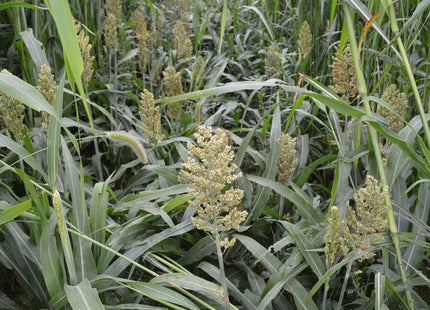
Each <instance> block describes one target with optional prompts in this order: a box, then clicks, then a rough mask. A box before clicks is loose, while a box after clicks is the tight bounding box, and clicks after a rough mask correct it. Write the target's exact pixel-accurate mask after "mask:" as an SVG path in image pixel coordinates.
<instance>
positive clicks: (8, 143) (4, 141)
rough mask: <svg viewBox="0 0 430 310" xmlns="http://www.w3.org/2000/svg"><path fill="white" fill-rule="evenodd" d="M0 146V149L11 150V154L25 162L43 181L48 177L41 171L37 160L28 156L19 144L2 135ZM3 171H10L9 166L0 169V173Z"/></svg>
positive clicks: (30, 155) (0, 136)
mask: <svg viewBox="0 0 430 310" xmlns="http://www.w3.org/2000/svg"><path fill="white" fill-rule="evenodd" d="M0 146H1V147H7V148H8V149H9V150H11V151H12V152H13V153H15V154H16V155H18V156H19V158H20V159H21V160H23V161H25V162H26V163H27V164H28V165H29V166H30V167H31V168H32V169H34V170H35V171H37V172H39V173H40V174H41V175H42V176H43V178H44V179H47V178H48V176H47V175H46V172H45V171H44V170H43V169H42V167H41V166H40V165H39V163H38V162H37V160H36V159H35V158H34V157H33V155H32V154H30V153H29V152H28V151H27V150H26V149H25V148H23V147H22V146H21V145H20V144H18V143H16V142H15V141H13V140H12V139H11V138H9V137H6V136H4V135H0ZM3 169H5V170H8V169H10V166H4V167H2V168H1V169H0V172H1V171H2V170H3Z"/></svg>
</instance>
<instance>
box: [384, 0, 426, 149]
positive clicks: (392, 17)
mask: <svg viewBox="0 0 430 310" xmlns="http://www.w3.org/2000/svg"><path fill="white" fill-rule="evenodd" d="M389 2H391V1H386V0H384V1H382V3H383V4H384V6H385V7H387V6H388V5H389V4H390V3H389ZM388 17H389V18H390V24H391V30H392V31H393V34H394V35H397V34H398V33H399V26H398V25H397V19H396V12H395V11H394V7H393V5H390V6H389V7H388ZM396 41H397V45H398V47H399V51H400V54H401V55H402V60H403V64H404V65H405V69H406V73H407V74H408V78H409V82H410V83H411V87H412V91H413V93H414V97H415V101H416V103H417V107H418V111H419V113H420V117H421V121H422V123H423V128H424V134H425V136H426V139H427V147H430V129H429V125H428V122H427V120H426V115H425V111H424V106H423V103H422V101H421V97H420V94H419V92H418V87H417V84H416V82H415V78H414V74H413V73H412V69H411V65H410V64H409V60H408V55H406V50H405V47H404V45H403V41H402V39H401V38H400V36H398V37H397V39H396Z"/></svg>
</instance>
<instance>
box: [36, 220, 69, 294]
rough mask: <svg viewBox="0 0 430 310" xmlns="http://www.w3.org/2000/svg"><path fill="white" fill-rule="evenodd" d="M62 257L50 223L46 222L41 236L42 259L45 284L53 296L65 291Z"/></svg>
mask: <svg viewBox="0 0 430 310" xmlns="http://www.w3.org/2000/svg"><path fill="white" fill-rule="evenodd" d="M62 258H63V257H62V255H61V252H60V250H59V248H58V247H57V241H56V239H55V236H54V234H53V232H52V231H51V228H50V227H49V225H48V224H45V227H44V228H43V232H42V236H41V238H40V260H41V262H42V273H43V277H44V279H45V284H46V287H47V289H48V293H49V296H51V297H54V296H55V295H57V294H60V293H62V292H64V284H65V281H64V273H63V270H64V269H63V266H62Z"/></svg>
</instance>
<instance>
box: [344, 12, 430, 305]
mask: <svg viewBox="0 0 430 310" xmlns="http://www.w3.org/2000/svg"><path fill="white" fill-rule="evenodd" d="M343 9H344V13H345V20H346V25H347V29H348V33H349V41H350V45H351V52H352V55H353V58H354V67H355V72H356V75H357V88H358V92H359V94H360V96H361V97H362V98H364V99H365V98H366V97H367V87H366V82H365V79H364V75H363V71H362V70H361V65H360V63H359V61H358V60H359V57H358V56H359V55H358V48H357V42H356V41H355V31H354V22H353V20H352V17H351V12H350V10H351V9H350V8H349V7H348V6H347V5H346V4H345V5H344V6H343ZM363 105H364V109H365V110H366V113H367V115H369V116H372V110H371V108H370V104H369V101H368V100H366V99H365V100H364V101H363ZM423 123H425V122H423ZM425 124H426V123H425ZM368 132H369V138H370V141H371V143H372V146H373V151H374V155H375V159H376V163H377V167H378V172H379V177H380V179H381V183H382V184H383V185H387V178H386V176H385V170H384V165H383V161H382V155H381V151H380V150H379V147H378V137H377V134H376V131H375V129H373V128H372V127H371V126H369V128H368ZM429 145H430V144H429ZM385 204H386V206H387V207H389V211H388V216H387V217H388V223H389V228H390V233H391V237H392V239H393V243H394V247H395V249H396V256H397V261H398V264H399V270H400V276H401V280H402V283H403V285H405V287H406V289H405V295H406V301H407V304H408V307H409V308H410V309H413V308H414V307H413V302H412V297H411V293H410V291H409V289H408V287H407V286H406V280H407V279H406V272H405V270H404V268H403V261H402V253H401V250H400V245H399V238H398V235H397V233H398V230H397V224H396V221H395V218H394V213H393V209H392V206H391V201H390V198H389V196H388V197H387V198H386V199H385Z"/></svg>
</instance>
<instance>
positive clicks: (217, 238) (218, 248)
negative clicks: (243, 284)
mask: <svg viewBox="0 0 430 310" xmlns="http://www.w3.org/2000/svg"><path fill="white" fill-rule="evenodd" d="M220 242H221V238H220V235H219V233H216V234H215V244H216V254H217V256H218V266H219V272H220V278H221V285H222V290H223V294H224V296H223V300H224V302H225V309H226V310H228V309H230V307H229V304H230V302H229V300H228V290H227V281H226V278H225V270H224V260H223V257H222V250H221V246H220Z"/></svg>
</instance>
